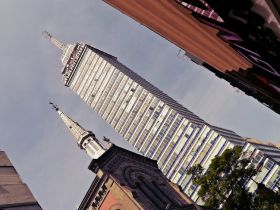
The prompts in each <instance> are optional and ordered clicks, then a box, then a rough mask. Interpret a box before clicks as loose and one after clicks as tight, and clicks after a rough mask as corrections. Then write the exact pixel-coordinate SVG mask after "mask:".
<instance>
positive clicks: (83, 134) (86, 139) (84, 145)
mask: <svg viewBox="0 0 280 210" xmlns="http://www.w3.org/2000/svg"><path fill="white" fill-rule="evenodd" d="M50 104H51V105H52V106H53V108H54V110H55V111H57V113H58V115H59V116H60V118H61V119H62V121H63V122H64V124H65V125H66V126H67V128H68V129H69V131H70V133H71V134H72V135H73V136H74V138H75V140H76V142H77V145H78V146H79V147H80V148H81V149H82V150H85V151H86V153H87V154H88V156H90V157H91V158H92V159H97V158H99V157H100V156H101V155H102V154H103V153H104V152H105V151H106V149H107V148H106V147H105V146H104V145H102V144H101V143H100V142H99V140H98V139H97V138H95V135H94V134H93V133H92V132H91V131H87V130H85V129H84V128H83V127H82V126H80V125H79V123H77V122H75V121H74V120H72V119H71V118H70V117H68V116H67V115H65V114H64V113H63V112H62V111H60V110H59V108H58V107H57V106H56V105H54V104H53V103H52V102H50Z"/></svg>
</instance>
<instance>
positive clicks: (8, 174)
mask: <svg viewBox="0 0 280 210" xmlns="http://www.w3.org/2000/svg"><path fill="white" fill-rule="evenodd" d="M0 209H1V210H15V209H16V210H42V208H41V207H40V205H39V203H38V202H37V200H36V199H35V198H34V196H33V195H32V192H31V191H30V189H29V188H28V186H27V185H26V184H25V183H23V182H22V180H21V178H20V176H19V175H18V173H17V171H16V169H15V168H14V166H13V165H12V163H11V161H10V160H9V158H8V156H7V155H6V153H5V152H4V151H0Z"/></svg>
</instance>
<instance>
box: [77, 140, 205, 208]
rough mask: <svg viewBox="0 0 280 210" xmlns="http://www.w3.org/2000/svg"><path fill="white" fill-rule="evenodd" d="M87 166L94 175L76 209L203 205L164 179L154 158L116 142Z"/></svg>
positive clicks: (190, 206) (189, 206) (192, 206)
mask: <svg viewBox="0 0 280 210" xmlns="http://www.w3.org/2000/svg"><path fill="white" fill-rule="evenodd" d="M89 169H90V170H91V171H93V172H94V173H96V177H95V179H94V181H93V183H92V185H91V186H90V188H89V190H88V192H87V193H86V196H85V197H84V199H83V201H82V203H81V204H80V207H79V208H78V210H97V209H99V210H105V209H106V210H108V209H110V210H117V209H119V210H134V209H139V210H140V209H159V210H162V209H174V210H175V209H201V208H202V207H199V206H197V205H194V204H192V201H191V200H190V199H189V198H188V197H187V196H186V195H184V194H183V193H181V192H180V189H179V188H178V187H177V186H176V185H174V184H172V183H171V182H169V181H168V180H167V179H166V178H165V176H164V175H163V173H162V172H161V171H160V170H159V169H158V167H157V163H156V161H154V160H151V159H148V158H146V157H143V156H141V155H138V154H135V153H133V152H130V151H127V150H125V149H122V148H120V147H117V146H115V145H113V146H112V147H111V148H110V149H109V150H107V151H106V152H105V153H104V154H103V155H102V156H101V157H100V158H98V159H97V160H93V161H92V162H91V164H90V166H89Z"/></svg>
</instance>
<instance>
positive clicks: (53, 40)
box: [42, 31, 66, 51]
mask: <svg viewBox="0 0 280 210" xmlns="http://www.w3.org/2000/svg"><path fill="white" fill-rule="evenodd" d="M42 35H43V37H45V38H46V39H47V40H49V41H50V42H51V43H52V44H53V45H54V46H56V47H57V48H59V49H61V50H62V51H65V50H66V45H65V44H63V43H62V42H60V41H58V40H57V39H56V38H55V37H53V36H52V35H51V34H50V33H49V32H47V31H43V32H42Z"/></svg>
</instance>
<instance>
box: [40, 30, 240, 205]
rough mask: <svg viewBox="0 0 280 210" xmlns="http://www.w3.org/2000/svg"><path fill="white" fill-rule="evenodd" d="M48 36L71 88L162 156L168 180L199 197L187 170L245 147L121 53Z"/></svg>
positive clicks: (149, 153) (152, 154)
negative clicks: (137, 69) (145, 76)
mask: <svg viewBox="0 0 280 210" xmlns="http://www.w3.org/2000/svg"><path fill="white" fill-rule="evenodd" d="M45 36H46V37H47V38H48V39H49V40H50V41H51V42H52V43H53V44H55V45H56V46H58V47H59V48H60V49H61V50H62V52H63V53H62V57H61V59H62V63H63V68H62V75H63V78H64V84H65V86H67V87H69V88H70V89H72V90H73V91H74V92H75V93H76V94H77V95H79V96H80V97H81V98H82V99H83V100H84V101H85V102H86V103H87V104H88V105H89V106H90V107H91V108H92V109H93V110H94V111H95V112H97V113H98V115H99V116H100V117H101V118H102V119H104V120H105V121H106V122H107V123H108V124H110V125H111V126H112V127H113V128H114V129H115V130H116V131H117V132H118V133H120V134H121V135H122V136H123V137H124V139H125V140H127V141H128V142H129V143H130V144H131V145H133V146H134V147H135V148H136V149H137V150H138V151H139V152H140V153H141V154H143V155H144V156H146V157H149V158H151V159H154V160H157V162H158V165H159V168H160V169H161V170H162V172H163V173H164V174H165V175H166V176H167V178H168V179H170V180H172V181H173V182H175V183H177V184H179V185H180V186H181V187H182V189H183V191H184V192H186V194H187V195H188V196H190V197H192V198H193V199H194V200H197V199H198V196H197V191H198V188H197V186H195V185H194V184H193V183H192V177H191V176H190V175H187V174H186V171H187V169H188V168H189V167H191V166H193V165H196V164H199V163H200V164H201V165H202V166H203V167H204V168H205V169H206V170H207V168H208V166H209V165H210V163H211V160H212V159H213V158H214V157H215V156H216V155H220V154H221V153H222V152H223V151H224V150H225V149H227V148H232V147H234V146H235V145H244V143H245V142H244V140H243V139H242V138H241V137H240V136H238V135H237V134H235V133H234V132H233V131H230V130H227V129H223V128H219V127H216V126H212V125H209V124H208V123H206V122H204V120H202V119H201V118H199V117H198V116H196V115H195V114H193V113H192V112H191V111H189V110H188V109H186V108H185V107H183V106H182V105H180V104H179V103H178V102H176V101H175V100H173V99H172V98H171V97H169V96H168V95H166V94H165V93H163V92H162V91H160V90H159V89H158V88H156V87H155V86H153V85H152V84H150V83H149V82H148V81H146V80H145V79H143V78H142V77H140V76H139V75H138V74H136V73H135V72H133V71H132V70H130V69H129V68H128V67H126V66H125V65H123V64H122V63H120V62H119V61H118V60H117V58H116V57H114V56H112V55H110V54H107V53H105V52H103V51H101V50H98V49H96V48H94V47H92V46H89V45H87V44H84V43H78V44H75V45H64V44H61V43H60V42H58V41H57V40H56V39H55V38H54V37H52V36H51V35H50V34H48V33H47V32H46V33H45Z"/></svg>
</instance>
